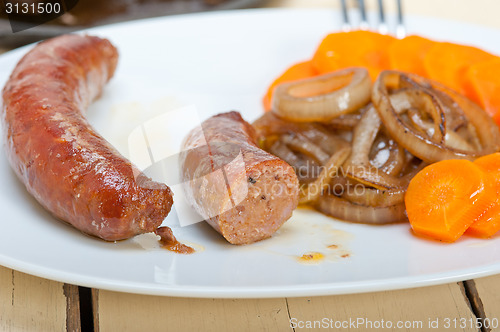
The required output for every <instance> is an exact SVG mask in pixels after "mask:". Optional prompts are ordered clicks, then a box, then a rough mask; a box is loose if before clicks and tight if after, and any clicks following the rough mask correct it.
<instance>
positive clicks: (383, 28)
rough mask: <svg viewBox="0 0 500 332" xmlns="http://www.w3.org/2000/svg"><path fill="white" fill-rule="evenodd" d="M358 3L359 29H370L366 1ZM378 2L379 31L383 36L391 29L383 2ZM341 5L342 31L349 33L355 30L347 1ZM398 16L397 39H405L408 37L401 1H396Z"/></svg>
mask: <svg viewBox="0 0 500 332" xmlns="http://www.w3.org/2000/svg"><path fill="white" fill-rule="evenodd" d="M356 1H357V3H358V8H359V13H360V16H361V21H360V22H359V28H360V29H361V30H367V29H368V28H369V24H368V19H367V15H366V7H365V0H356ZM377 2H378V11H377V14H378V15H377V16H378V31H379V32H380V33H382V34H387V33H388V32H389V28H388V26H387V21H386V18H385V12H384V3H383V0H377ZM340 5H341V7H342V20H343V24H342V30H344V31H349V30H351V29H352V28H353V24H351V23H350V21H349V15H348V12H347V1H346V0H340ZM396 7H397V15H396V37H397V38H404V36H405V35H406V29H405V26H404V23H403V9H402V5H401V0H396Z"/></svg>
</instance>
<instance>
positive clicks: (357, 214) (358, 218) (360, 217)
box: [315, 195, 408, 225]
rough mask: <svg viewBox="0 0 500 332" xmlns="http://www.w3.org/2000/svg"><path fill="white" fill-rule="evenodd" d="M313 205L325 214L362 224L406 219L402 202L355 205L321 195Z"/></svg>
mask: <svg viewBox="0 0 500 332" xmlns="http://www.w3.org/2000/svg"><path fill="white" fill-rule="evenodd" d="M315 207H316V209H318V210H319V211H321V212H323V213H324V214H326V215H329V216H332V217H335V218H338V219H341V220H347V221H351V222H357V223H364V224H378V225H382V224H391V223H396V222H401V221H406V220H408V219H407V217H406V213H405V205H404V203H401V204H396V205H392V206H388V207H373V206H364V205H357V204H354V203H351V202H349V201H347V200H346V199H343V198H340V197H337V196H335V195H322V196H320V197H319V198H318V200H317V201H316V202H315Z"/></svg>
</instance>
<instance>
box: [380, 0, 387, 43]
mask: <svg viewBox="0 0 500 332" xmlns="http://www.w3.org/2000/svg"><path fill="white" fill-rule="evenodd" d="M378 32H380V33H381V34H384V35H385V34H387V32H388V28H387V22H386V21H385V13H384V3H383V0H378Z"/></svg>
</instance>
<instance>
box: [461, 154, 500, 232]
mask: <svg viewBox="0 0 500 332" xmlns="http://www.w3.org/2000/svg"><path fill="white" fill-rule="evenodd" d="M474 164H476V165H477V166H478V167H479V168H481V169H482V170H483V171H484V172H486V174H487V180H486V181H487V182H489V183H491V184H492V185H493V186H494V188H495V192H494V196H493V197H491V205H490V207H489V208H488V209H487V210H486V211H484V213H483V214H481V216H479V218H477V219H476V220H475V221H474V222H473V223H472V225H471V226H470V227H469V229H468V230H467V234H469V235H472V236H477V237H482V238H488V237H491V236H493V235H495V234H496V233H497V232H498V231H500V153H494V154H490V155H487V156H484V157H481V158H478V159H476V161H474Z"/></svg>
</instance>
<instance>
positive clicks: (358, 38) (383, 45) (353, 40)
mask: <svg viewBox="0 0 500 332" xmlns="http://www.w3.org/2000/svg"><path fill="white" fill-rule="evenodd" d="M394 40H395V38H394V37H391V36H387V35H382V34H379V33H376V32H371V31H363V30H358V31H351V32H339V33H332V34H329V35H328V36H326V37H325V38H324V39H323V41H322V42H321V44H320V45H319V47H318V49H317V51H316V53H315V54H314V57H313V59H312V63H313V65H314V67H315V68H316V70H317V71H318V72H319V73H320V74H324V73H328V72H331V71H335V70H338V69H341V68H346V67H365V68H367V69H368V71H369V72H370V77H371V78H372V79H373V80H375V79H376V78H377V76H378V74H379V73H380V71H381V70H385V69H389V56H388V54H387V49H388V47H389V45H391V43H392V42H393V41H394Z"/></svg>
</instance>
